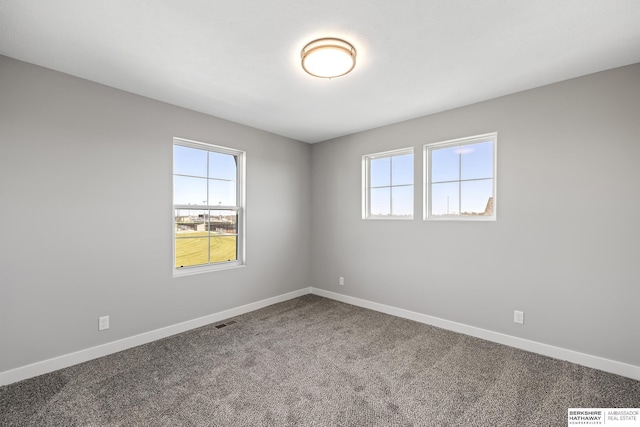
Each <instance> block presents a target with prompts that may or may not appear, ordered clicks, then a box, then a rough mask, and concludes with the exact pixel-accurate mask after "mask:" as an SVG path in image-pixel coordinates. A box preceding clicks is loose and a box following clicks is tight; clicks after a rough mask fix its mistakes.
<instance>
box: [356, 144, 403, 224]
mask: <svg viewBox="0 0 640 427" xmlns="http://www.w3.org/2000/svg"><path fill="white" fill-rule="evenodd" d="M406 155H411V170H410V172H411V183H402V184H394V179H393V176H394V162H393V159H394V158H395V157H401V156H406ZM381 159H388V160H389V173H388V183H389V184H388V185H372V184H371V181H372V177H371V169H372V166H371V162H372V161H375V160H381ZM413 186H414V184H413V148H405V149H401V150H394V151H387V152H382V153H376V154H370V155H365V156H363V202H362V205H363V213H362V217H363V219H413V196H411V200H410V205H411V212H410V214H407V215H400V214H398V208H397V206H396V205H394V192H393V190H394V189H399V188H411V189H412V188H413ZM376 189H388V190H389V197H388V200H385V201H386V202H387V204H388V208H389V209H388V212H389V214H388V215H380V214H378V215H376V214H374V213H372V199H373V196H372V190H376ZM412 193H413V192H412Z"/></svg>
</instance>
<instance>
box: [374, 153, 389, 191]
mask: <svg viewBox="0 0 640 427" xmlns="http://www.w3.org/2000/svg"><path fill="white" fill-rule="evenodd" d="M369 172H370V173H371V177H370V179H371V181H370V186H371V187H383V186H389V185H391V183H390V182H389V180H390V177H391V175H390V174H391V159H390V158H389V157H384V158H382V159H371V161H370V168H369Z"/></svg>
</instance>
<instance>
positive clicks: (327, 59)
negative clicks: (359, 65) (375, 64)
mask: <svg viewBox="0 0 640 427" xmlns="http://www.w3.org/2000/svg"><path fill="white" fill-rule="evenodd" d="M301 56H302V68H303V69H304V70H305V71H306V72H307V73H309V74H311V75H312V76H315V77H320V78H325V79H331V78H334V77H340V76H344V75H345V74H347V73H349V72H350V71H351V70H353V67H355V66H356V50H355V48H354V47H353V46H352V45H351V44H350V43H348V42H346V41H344V40H341V39H334V38H323V39H318V40H314V41H312V42H311V43H309V44H307V45H306V46H305V47H304V48H303V49H302V52H301Z"/></svg>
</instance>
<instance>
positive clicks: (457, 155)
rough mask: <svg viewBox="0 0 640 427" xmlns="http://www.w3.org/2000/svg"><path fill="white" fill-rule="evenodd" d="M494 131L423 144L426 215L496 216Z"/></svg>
mask: <svg viewBox="0 0 640 427" xmlns="http://www.w3.org/2000/svg"><path fill="white" fill-rule="evenodd" d="M496 142H497V134H495V133H491V134H486V135H480V136H475V137H470V138H462V139H457V140H453V141H446V142H440V143H435V144H427V145H425V164H426V168H427V172H426V174H425V178H426V179H425V181H426V182H425V191H426V196H425V201H426V207H425V213H426V215H425V217H426V219H465V220H475V219H478V220H487V219H488V220H491V219H495V217H496V197H495V187H496V176H495V159H496Z"/></svg>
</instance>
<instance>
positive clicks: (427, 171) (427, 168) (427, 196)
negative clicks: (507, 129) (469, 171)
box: [422, 132, 498, 221]
mask: <svg viewBox="0 0 640 427" xmlns="http://www.w3.org/2000/svg"><path fill="white" fill-rule="evenodd" d="M489 140H490V141H491V142H492V143H493V144H492V154H493V156H492V161H493V167H492V173H493V175H492V177H491V179H492V184H493V188H492V196H491V197H492V214H491V215H460V214H458V215H450V216H449V215H447V216H440V215H437V216H434V215H432V214H431V208H432V202H431V191H430V190H431V184H432V183H431V169H432V164H431V161H432V156H431V153H432V152H433V151H434V150H435V149H442V148H447V147H455V146H464V145H471V144H477V143H480V142H488V141H489ZM497 159H498V132H490V133H485V134H481V135H475V136H469V137H463V138H456V139H450V140H447V141H440V142H432V143H428V144H424V146H423V174H424V175H423V179H422V183H423V197H422V208H423V210H422V212H423V220H425V221H496V220H497V207H498V197H497V183H498V174H497V171H498V161H497ZM459 174H460V175H461V174H462V171H461V170H460V171H459ZM482 179H485V178H482ZM486 179H488V178H486ZM474 180H480V179H462V178H461V177H459V179H457V180H452V181H451V182H457V183H458V184H459V185H461V183H463V182H466V181H474ZM459 188H460V187H459ZM458 194H459V196H460V189H459V190H458ZM459 199H460V200H459V203H460V204H462V200H461V198H460V197H459Z"/></svg>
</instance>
